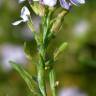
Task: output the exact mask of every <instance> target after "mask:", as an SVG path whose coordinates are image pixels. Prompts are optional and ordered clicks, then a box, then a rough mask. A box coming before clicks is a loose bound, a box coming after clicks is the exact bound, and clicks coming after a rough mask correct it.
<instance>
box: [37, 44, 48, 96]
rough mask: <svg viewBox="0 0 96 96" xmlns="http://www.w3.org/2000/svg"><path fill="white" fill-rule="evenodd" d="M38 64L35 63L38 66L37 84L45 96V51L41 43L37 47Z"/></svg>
mask: <svg viewBox="0 0 96 96" xmlns="http://www.w3.org/2000/svg"><path fill="white" fill-rule="evenodd" d="M39 56H40V57H39V58H40V59H39V65H37V68H38V84H39V88H40V91H41V93H42V96H47V93H46V83H45V51H44V48H43V47H42V45H41V46H40V48H39Z"/></svg>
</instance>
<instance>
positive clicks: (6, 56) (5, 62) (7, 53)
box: [0, 44, 27, 71]
mask: <svg viewBox="0 0 96 96" xmlns="http://www.w3.org/2000/svg"><path fill="white" fill-rule="evenodd" d="M0 48H1V56H2V68H3V69H4V70H6V71H9V70H10V69H11V65H10V63H9V61H10V60H12V61H14V62H17V63H20V64H24V65H25V64H26V63H27V59H26V57H25V53H24V50H23V47H22V46H18V45H12V44H4V45H1V46H0Z"/></svg>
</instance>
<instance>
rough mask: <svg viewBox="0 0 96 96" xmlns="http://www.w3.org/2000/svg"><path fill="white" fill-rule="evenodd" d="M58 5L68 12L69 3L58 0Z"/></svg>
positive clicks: (64, 0)
mask: <svg viewBox="0 0 96 96" xmlns="http://www.w3.org/2000/svg"><path fill="white" fill-rule="evenodd" d="M60 4H61V6H62V7H63V8H65V9H67V10H69V9H70V6H71V3H69V2H67V1H66V0H60Z"/></svg>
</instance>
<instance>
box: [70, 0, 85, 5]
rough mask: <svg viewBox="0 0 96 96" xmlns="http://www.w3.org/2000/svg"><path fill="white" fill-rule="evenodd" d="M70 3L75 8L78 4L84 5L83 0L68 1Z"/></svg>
mask: <svg viewBox="0 0 96 96" xmlns="http://www.w3.org/2000/svg"><path fill="white" fill-rule="evenodd" d="M70 2H71V3H72V4H74V5H76V6H78V5H80V4H84V3H85V0H70Z"/></svg>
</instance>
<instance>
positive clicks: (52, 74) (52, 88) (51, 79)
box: [49, 69, 56, 96]
mask: <svg viewBox="0 0 96 96" xmlns="http://www.w3.org/2000/svg"><path fill="white" fill-rule="evenodd" d="M49 80H50V87H51V91H52V95H53V96H56V88H55V72H54V69H51V70H50V72H49Z"/></svg>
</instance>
